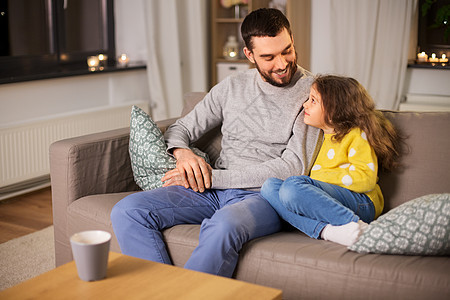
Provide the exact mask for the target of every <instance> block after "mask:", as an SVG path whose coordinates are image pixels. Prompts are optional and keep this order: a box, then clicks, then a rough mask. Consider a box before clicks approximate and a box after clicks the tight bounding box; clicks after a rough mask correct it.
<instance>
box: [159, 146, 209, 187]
mask: <svg viewBox="0 0 450 300" xmlns="http://www.w3.org/2000/svg"><path fill="white" fill-rule="evenodd" d="M173 156H174V157H175V158H176V160H177V167H176V168H175V169H173V170H170V171H168V172H167V173H166V174H165V175H164V177H163V178H162V179H161V181H163V182H164V184H163V186H172V185H182V186H184V187H185V188H189V187H191V188H192V189H193V190H194V191H196V192H200V193H202V192H204V191H205V189H209V188H210V187H211V170H212V168H211V166H210V165H209V164H208V163H206V161H205V160H204V159H203V158H202V157H200V156H198V155H196V154H194V153H193V152H192V150H190V149H183V148H177V149H174V150H173Z"/></svg>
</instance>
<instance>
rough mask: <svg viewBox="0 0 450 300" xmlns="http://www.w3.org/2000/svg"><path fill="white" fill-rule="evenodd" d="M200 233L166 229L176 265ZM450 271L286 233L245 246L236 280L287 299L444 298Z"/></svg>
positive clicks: (447, 260) (444, 263)
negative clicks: (273, 290)
mask: <svg viewBox="0 0 450 300" xmlns="http://www.w3.org/2000/svg"><path fill="white" fill-rule="evenodd" d="M199 231H200V226H199V225H178V226H175V227H173V228H170V229H167V230H165V231H164V237H165V239H166V243H167V245H168V248H169V253H170V255H171V258H172V260H173V262H174V264H175V265H177V266H180V267H182V266H183V265H184V263H185V262H186V261H187V259H188V258H189V256H190V254H191V253H192V251H193V250H194V248H195V247H196V246H197V244H198V235H199ZM449 269H450V257H422V256H400V255H380V254H366V255H363V254H358V253H355V252H352V251H349V250H347V248H346V247H344V246H341V245H338V244H335V243H332V242H327V241H322V240H315V239H312V238H309V237H308V236H306V235H304V234H303V233H301V232H298V231H285V232H279V233H276V234H273V235H270V236H266V237H262V238H259V239H255V240H252V241H250V242H248V243H247V244H245V245H244V247H243V249H242V251H241V253H240V259H239V264H238V266H237V268H236V271H235V274H234V277H235V278H236V279H239V280H243V281H247V282H252V283H258V284H262V285H266V286H271V287H274V288H279V289H282V290H283V296H284V297H286V298H287V299H289V298H295V295H297V296H298V295H299V294H301V295H302V297H301V298H302V299H303V298H304V299H308V298H311V297H317V296H318V295H319V296H321V297H319V298H329V297H330V295H333V298H336V299H338V298H339V299H355V298H368V299H370V298H383V297H384V298H386V299H395V298H397V299H398V298H399V297H401V296H404V295H410V296H411V298H418V297H419V298H420V297H423V298H426V297H431V298H433V295H434V296H436V298H440V297H442V294H441V295H438V294H437V292H436V291H440V292H439V293H441V292H442V291H447V294H449V293H450V286H449V283H450V274H449V272H448V270H449ZM324 278H327V285H326V287H325V286H324ZM361 284H364V286H365V287H364V288H363V289H361V286H360V285H361ZM357 285H358V287H357ZM355 291H364V294H358V295H356V294H355ZM334 296H335V297H334Z"/></svg>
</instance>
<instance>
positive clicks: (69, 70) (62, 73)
mask: <svg viewBox="0 0 450 300" xmlns="http://www.w3.org/2000/svg"><path fill="white" fill-rule="evenodd" d="M146 68H147V66H146V65H145V64H144V63H142V62H136V63H130V64H128V66H126V67H120V66H117V65H116V66H106V67H105V68H104V69H103V70H97V71H89V69H88V67H87V66H81V67H80V66H75V67H74V66H71V67H63V68H60V69H58V70H55V71H53V72H52V71H50V72H45V73H41V74H36V73H33V74H25V75H20V76H10V77H3V78H0V84H7V83H16V82H25V81H34V80H42V79H52V78H62V77H71V76H80V75H90V74H102V73H111V72H124V71H131V70H140V69H146Z"/></svg>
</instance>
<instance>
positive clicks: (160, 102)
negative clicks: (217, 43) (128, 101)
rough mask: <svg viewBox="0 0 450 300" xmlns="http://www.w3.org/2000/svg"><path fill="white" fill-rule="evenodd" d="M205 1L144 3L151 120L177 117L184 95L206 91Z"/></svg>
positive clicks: (154, 1)
mask: <svg viewBox="0 0 450 300" xmlns="http://www.w3.org/2000/svg"><path fill="white" fill-rule="evenodd" d="M206 4H207V3H206V1H204V0H189V1H184V0H144V13H145V20H146V38H147V48H148V61H147V73H148V80H149V88H150V100H151V107H152V117H153V119H155V120H162V119H166V118H172V117H177V116H179V115H180V113H181V110H182V107H183V94H184V93H186V92H190V91H206V90H207V58H208V55H207V48H206V47H207V45H206V43H207V32H206V30H207V20H206V17H207V14H206Z"/></svg>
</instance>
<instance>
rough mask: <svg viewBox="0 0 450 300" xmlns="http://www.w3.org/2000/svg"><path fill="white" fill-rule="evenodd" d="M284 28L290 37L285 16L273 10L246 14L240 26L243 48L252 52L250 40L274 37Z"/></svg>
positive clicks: (262, 9)
mask: <svg viewBox="0 0 450 300" xmlns="http://www.w3.org/2000/svg"><path fill="white" fill-rule="evenodd" d="M284 28H286V29H287V31H288V33H289V35H290V36H292V32H291V25H290V24H289V21H288V19H287V18H286V16H285V15H284V14H283V13H282V12H281V11H279V10H278V9H275V8H260V9H257V10H254V11H252V12H251V13H250V14H248V15H247V16H246V17H245V19H244V22H242V26H241V35H242V38H243V39H244V42H245V46H246V47H247V48H248V49H249V50H250V51H252V50H253V42H252V38H253V37H254V36H256V37H264V36H270V37H275V36H276V35H277V34H279V33H280V32H281V31H283V29H284Z"/></svg>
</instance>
